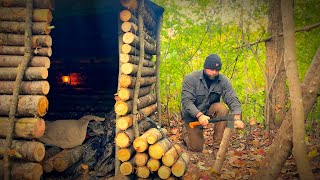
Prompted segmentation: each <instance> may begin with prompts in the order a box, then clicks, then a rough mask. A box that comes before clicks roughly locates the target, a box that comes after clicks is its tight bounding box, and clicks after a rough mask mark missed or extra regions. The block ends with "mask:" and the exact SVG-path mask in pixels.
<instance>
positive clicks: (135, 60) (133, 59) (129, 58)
mask: <svg viewBox="0 0 320 180" xmlns="http://www.w3.org/2000/svg"><path fill="white" fill-rule="evenodd" d="M120 61H121V62H122V63H132V64H139V62H140V59H139V57H138V56H134V55H129V54H124V53H121V54H120ZM143 66H145V67H154V62H152V61H150V59H149V60H146V59H144V60H143Z"/></svg>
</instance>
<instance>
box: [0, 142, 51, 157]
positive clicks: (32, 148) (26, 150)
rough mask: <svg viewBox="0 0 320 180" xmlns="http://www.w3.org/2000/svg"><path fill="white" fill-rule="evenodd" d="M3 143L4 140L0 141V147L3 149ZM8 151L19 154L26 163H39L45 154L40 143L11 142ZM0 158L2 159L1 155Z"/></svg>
mask: <svg viewBox="0 0 320 180" xmlns="http://www.w3.org/2000/svg"><path fill="white" fill-rule="evenodd" d="M5 143H6V140H5V139H0V147H4V146H5ZM10 149H13V150H14V151H15V152H17V153H19V154H21V156H22V157H21V158H22V159H24V160H28V161H36V162H40V161H42V159H43V157H44V154H45V148H44V145H43V144H42V143H41V142H33V141H16V140H13V141H12V144H11V148H10ZM0 156H2V157H3V154H0Z"/></svg>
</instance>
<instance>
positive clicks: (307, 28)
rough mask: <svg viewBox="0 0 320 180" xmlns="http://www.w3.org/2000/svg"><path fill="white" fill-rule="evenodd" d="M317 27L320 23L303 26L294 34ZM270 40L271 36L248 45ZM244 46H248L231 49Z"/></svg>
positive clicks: (281, 34)
mask: <svg viewBox="0 0 320 180" xmlns="http://www.w3.org/2000/svg"><path fill="white" fill-rule="evenodd" d="M319 26H320V22H317V23H315V24H312V25H308V26H305V27H302V28H298V29H296V30H295V32H301V31H310V30H312V29H315V28H317V27H319ZM279 36H283V33H280V34H279V35H278V36H277V37H279ZM271 38H272V36H269V37H267V38H265V39H261V40H258V41H256V42H253V43H250V44H249V45H250V46H253V45H256V44H259V43H261V42H267V41H270V40H271ZM246 46H248V45H247V44H244V45H241V46H238V47H234V48H233V49H240V48H243V47H246Z"/></svg>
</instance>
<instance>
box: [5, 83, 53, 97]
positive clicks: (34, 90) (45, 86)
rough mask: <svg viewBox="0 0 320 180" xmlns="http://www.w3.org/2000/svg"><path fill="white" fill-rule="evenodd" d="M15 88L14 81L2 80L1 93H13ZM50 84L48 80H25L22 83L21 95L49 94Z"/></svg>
mask: <svg viewBox="0 0 320 180" xmlns="http://www.w3.org/2000/svg"><path fill="white" fill-rule="evenodd" d="M13 89H14V81H0V94H7V95H12V93H13ZM49 89H50V85H49V83H48V81H23V82H22V83H21V87H20V92H19V94H21V95H26V94H29V95H47V94H48V93H49Z"/></svg>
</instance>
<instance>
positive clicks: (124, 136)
mask: <svg viewBox="0 0 320 180" xmlns="http://www.w3.org/2000/svg"><path fill="white" fill-rule="evenodd" d="M133 140H134V132H133V129H132V128H130V129H127V130H126V131H122V132H119V133H118V134H117V135H116V137H115V142H116V145H117V146H119V147H120V148H127V147H129V146H130V145H131V144H132V142H133Z"/></svg>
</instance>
